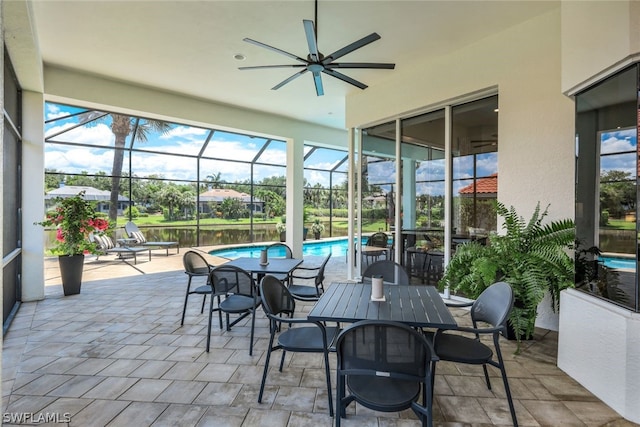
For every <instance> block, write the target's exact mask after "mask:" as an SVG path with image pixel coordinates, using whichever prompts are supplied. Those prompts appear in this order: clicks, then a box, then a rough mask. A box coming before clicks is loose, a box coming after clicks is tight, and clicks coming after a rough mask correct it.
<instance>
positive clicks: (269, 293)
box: [258, 275, 338, 416]
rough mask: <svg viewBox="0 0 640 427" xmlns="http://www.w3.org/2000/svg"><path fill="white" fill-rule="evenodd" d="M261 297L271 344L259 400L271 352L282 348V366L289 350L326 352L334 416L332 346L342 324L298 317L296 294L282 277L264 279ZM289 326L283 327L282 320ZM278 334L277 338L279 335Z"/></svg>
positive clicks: (329, 395) (329, 396)
mask: <svg viewBox="0 0 640 427" xmlns="http://www.w3.org/2000/svg"><path fill="white" fill-rule="evenodd" d="M260 298H261V300H262V308H263V309H264V312H265V314H266V315H267V317H268V318H269V331H270V337H269V347H268V349H267V357H266V359H265V362H264V371H263V374H262V382H261V384H260V393H259V394H258V403H261V402H262V395H263V393H264V385H265V383H266V381H267V372H268V370H269V361H270V360H271V352H272V351H274V350H282V357H281V359H280V369H279V371H280V372H282V368H283V366H284V359H285V356H286V353H287V352H288V351H289V352H299V353H322V355H323V356H324V370H325V377H326V381H327V394H328V399H329V414H330V415H331V416H333V401H332V391H331V374H330V370H329V351H330V350H329V347H330V345H331V344H332V342H333V340H334V339H335V337H336V335H338V328H336V327H326V326H325V325H323V324H322V322H313V321H310V320H307V318H306V316H305V317H297V318H295V317H294V312H295V309H296V302H295V299H294V298H293V295H291V293H290V292H289V291H288V289H287V287H286V286H284V284H283V283H282V281H280V280H278V278H276V277H274V276H271V275H266V276H264V278H263V279H262V282H261V283H260ZM283 323H285V324H288V326H289V327H287V328H282V327H281V326H282V324H283ZM276 336H277V339H276Z"/></svg>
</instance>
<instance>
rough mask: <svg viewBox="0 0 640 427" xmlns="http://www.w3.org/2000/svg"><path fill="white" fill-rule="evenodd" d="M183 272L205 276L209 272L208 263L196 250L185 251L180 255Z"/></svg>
mask: <svg viewBox="0 0 640 427" xmlns="http://www.w3.org/2000/svg"><path fill="white" fill-rule="evenodd" d="M182 265H184V271H185V273H187V274H189V275H193V276H205V275H208V274H209V272H210V267H209V263H208V262H207V260H206V259H204V257H203V256H202V255H201V254H199V253H198V252H196V251H187V252H186V253H185V254H184V255H183V256H182Z"/></svg>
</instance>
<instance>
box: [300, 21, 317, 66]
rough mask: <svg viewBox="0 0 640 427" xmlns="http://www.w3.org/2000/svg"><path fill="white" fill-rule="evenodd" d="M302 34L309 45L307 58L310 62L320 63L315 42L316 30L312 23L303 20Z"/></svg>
mask: <svg viewBox="0 0 640 427" xmlns="http://www.w3.org/2000/svg"><path fill="white" fill-rule="evenodd" d="M302 24H303V25H304V34H305V36H306V37H307V44H308V45H309V58H311V62H320V54H319V53H318V41H317V40H316V29H315V26H314V24H313V21H310V20H308V19H303V20H302Z"/></svg>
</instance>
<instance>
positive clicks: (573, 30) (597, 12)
mask: <svg viewBox="0 0 640 427" xmlns="http://www.w3.org/2000/svg"><path fill="white" fill-rule="evenodd" d="M561 36H562V91H563V92H565V93H573V92H574V91H575V90H576V88H579V87H581V86H583V85H584V84H585V82H592V81H595V80H597V79H599V78H601V77H603V76H604V75H606V74H607V73H609V72H610V70H612V69H615V68H619V67H621V66H624V65H625V64H627V63H629V62H631V61H632V60H633V59H634V58H635V59H637V58H638V53H639V52H640V2H638V1H636V0H620V1H564V2H562V34H561Z"/></svg>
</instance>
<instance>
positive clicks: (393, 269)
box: [362, 259, 409, 285]
mask: <svg viewBox="0 0 640 427" xmlns="http://www.w3.org/2000/svg"><path fill="white" fill-rule="evenodd" d="M376 275H381V276H382V280H383V281H384V282H386V283H390V284H394V285H408V284H409V275H408V274H407V271H406V270H405V269H404V267H403V266H401V265H400V264H398V263H397V262H394V261H390V260H386V259H385V260H382V261H376V262H374V263H371V264H369V265H368V266H367V268H366V269H365V270H364V273H363V274H362V280H363V282H366V283H370V282H371V278H372V277H373V276H376Z"/></svg>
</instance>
